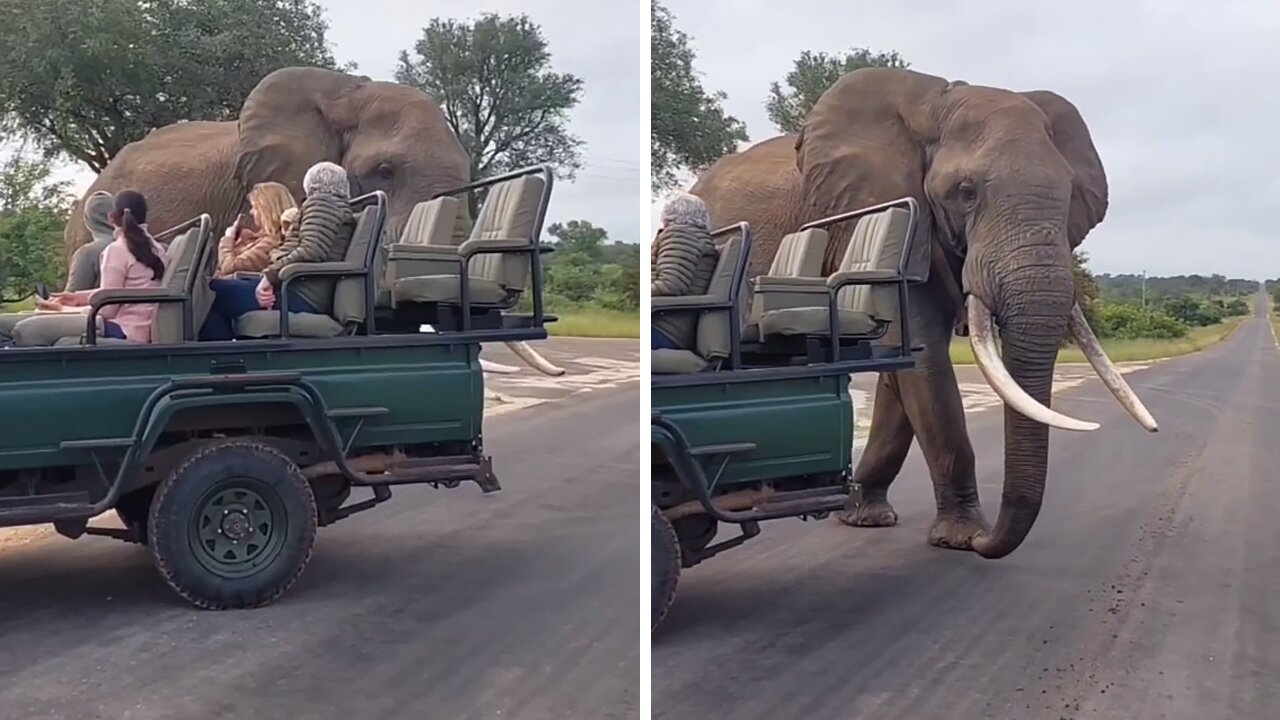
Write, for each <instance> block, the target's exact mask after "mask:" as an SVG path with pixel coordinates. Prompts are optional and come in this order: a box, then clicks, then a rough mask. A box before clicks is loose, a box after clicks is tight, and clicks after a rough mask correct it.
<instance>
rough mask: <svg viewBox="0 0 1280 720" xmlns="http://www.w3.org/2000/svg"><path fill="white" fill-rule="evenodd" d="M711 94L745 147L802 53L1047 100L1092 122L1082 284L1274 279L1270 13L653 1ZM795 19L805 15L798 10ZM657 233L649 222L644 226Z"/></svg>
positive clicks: (994, 0)
mask: <svg viewBox="0 0 1280 720" xmlns="http://www.w3.org/2000/svg"><path fill="white" fill-rule="evenodd" d="M665 4H666V6H667V7H668V9H670V10H671V11H672V13H673V14H674V15H675V16H676V24H677V26H678V27H679V28H681V29H683V30H684V31H686V32H688V33H689V34H690V35H692V36H693V39H694V42H695V44H696V51H697V54H698V58H697V68H698V69H699V70H700V71H701V72H702V73H703V78H702V79H703V82H704V84H705V86H706V87H707V88H708V89H714V90H723V91H725V92H726V93H728V95H729V99H728V101H727V103H726V104H727V108H728V110H729V112H730V113H731V114H733V115H735V116H737V117H738V118H740V119H742V120H744V121H746V123H747V128H748V131H749V132H750V134H751V139H752V140H753V141H758V140H763V139H766V138H769V137H772V136H774V135H776V134H777V130H776V128H774V127H773V125H772V124H771V123H770V122H769V120H768V117H767V116H766V113H765V107H764V102H765V96H766V94H767V92H768V88H769V83H770V82H771V81H773V80H781V79H782V78H783V76H784V75H785V74H786V72H787V71H788V70H789V69H790V68H791V62H792V60H793V59H794V58H795V57H797V56H798V55H799V54H800V52H801V51H802V50H806V49H809V50H815V51H820V50H825V51H829V52H836V51H841V50H846V49H848V48H850V47H855V46H866V47H870V48H872V49H873V50H882V51H887V50H897V51H898V52H899V53H901V54H902V56H903V58H904V59H905V60H907V61H908V62H910V63H911V65H912V68H913V69H916V70H920V71H922V72H926V73H930V74H933V75H939V76H942V77H945V78H948V79H959V80H965V81H968V82H970V83H973V84H981V85H992V86H995V87H1005V88H1009V89H1011V90H1033V89H1047V90H1053V91H1056V92H1058V93H1059V94H1061V95H1063V96H1064V97H1066V98H1067V99H1068V100H1070V101H1072V102H1073V103H1075V105H1076V106H1077V107H1078V108H1079V109H1080V112H1081V114H1082V115H1083V116H1084V119H1085V122H1086V123H1088V125H1089V127H1090V129H1091V131H1092V135H1093V141H1094V144H1095V145H1096V147H1097V148H1098V152H1099V154H1100V155H1101V157H1102V162H1103V166H1104V167H1105V168H1106V171H1107V177H1108V180H1109V184H1110V190H1111V205H1110V209H1109V210H1108V213H1107V217H1106V219H1105V220H1104V221H1103V222H1102V224H1101V225H1099V226H1098V227H1097V228H1096V229H1094V231H1093V232H1092V233H1090V235H1089V237H1088V238H1087V239H1086V240H1085V242H1084V245H1083V246H1082V248H1083V249H1084V250H1085V251H1087V252H1088V253H1089V257H1090V262H1089V265H1090V267H1091V268H1092V269H1093V270H1094V272H1110V273H1121V272H1135V273H1136V272H1141V271H1142V270H1143V269H1145V270H1146V271H1147V272H1148V273H1150V274H1153V275H1174V274H1184V273H1185V274H1190V273H1202V274H1208V273H1213V272H1218V273H1223V274H1226V275H1229V276H1236V277H1251V278H1259V279H1260V278H1262V277H1268V278H1270V277H1280V251H1278V249H1280V242H1278V240H1280V238H1278V237H1277V235H1278V234H1280V222H1278V220H1277V218H1278V216H1280V137H1277V135H1278V133H1280V88H1277V85H1276V79H1277V77H1280V74H1278V73H1280V43H1277V38H1280V4H1277V3H1275V2H1274V1H1272V0H1216V1H1215V2H1211V3H1206V2H1203V1H1196V2H1192V1H1188V0H1144V1H1140V2H1129V1H1126V2H1117V1H1116V0H1077V1H1076V2H1072V3H1040V2H1035V3H1032V2H1026V1H1025V0H977V1H975V2H969V3H902V2H894V1H892V0H858V2H856V3H851V2H848V1H847V0H839V1H838V0H803V1H802V2H789V3H780V2H777V1H776V0H666V2H665ZM799 8H803V12H800V11H799ZM654 215H655V217H656V213H655V214H654Z"/></svg>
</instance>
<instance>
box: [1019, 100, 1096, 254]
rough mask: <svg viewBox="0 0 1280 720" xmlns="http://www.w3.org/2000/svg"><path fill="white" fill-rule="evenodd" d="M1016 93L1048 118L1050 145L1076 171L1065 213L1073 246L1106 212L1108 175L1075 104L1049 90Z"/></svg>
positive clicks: (1077, 243)
mask: <svg viewBox="0 0 1280 720" xmlns="http://www.w3.org/2000/svg"><path fill="white" fill-rule="evenodd" d="M1019 94H1020V95H1022V96H1023V97H1025V98H1026V99H1028V100H1030V101H1031V102H1033V103H1035V104H1036V105H1037V106H1039V108H1040V109H1041V110H1042V111H1044V114H1045V115H1047V116H1048V117H1049V123H1050V125H1051V126H1052V128H1053V144H1054V145H1055V146H1057V148H1058V152H1060V153H1062V157H1063V158H1065V159H1066V161H1067V163H1068V164H1070V165H1071V169H1072V170H1074V171H1075V179H1074V180H1072V182H1071V211H1070V213H1069V214H1068V216H1067V238H1068V239H1069V240H1070V241H1071V247H1073V248H1074V247H1076V246H1078V245H1079V244H1080V243H1081V242H1082V241H1083V240H1084V238H1085V236H1086V235H1088V234H1089V231H1090V230H1092V229H1093V228H1094V226H1096V225H1097V224H1098V223H1100V222H1102V219H1103V218H1104V217H1106V215H1107V174H1106V172H1104V171H1103V169H1102V160H1101V159H1100V158H1099V157H1098V151H1097V150H1096V149H1095V148H1094V147H1093V138H1092V137H1091V136H1090V135H1089V128H1088V126H1086V125H1085V124H1084V118H1082V117H1081V116H1080V111H1079V110H1077V109H1076V106H1075V105H1072V104H1071V103H1070V102H1068V101H1067V99H1066V98H1064V97H1062V96H1061V95H1058V94H1057V93H1053V92H1049V91H1048V90H1033V91H1031V92H1024V93H1019Z"/></svg>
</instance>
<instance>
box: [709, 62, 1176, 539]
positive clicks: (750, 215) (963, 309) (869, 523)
mask: <svg viewBox="0 0 1280 720" xmlns="http://www.w3.org/2000/svg"><path fill="white" fill-rule="evenodd" d="M690 192H692V193H693V194H695V195H698V196H700V197H702V198H703V200H704V201H706V203H707V205H708V208H709V210H710V212H711V216H712V221H713V223H714V224H716V225H717V226H723V225H728V224H730V223H735V222H738V221H743V220H745V221H747V222H748V223H750V225H751V227H752V229H753V230H754V231H755V237H756V242H755V246H754V253H755V254H754V256H753V258H752V260H751V266H750V271H749V276H750V277H755V276H757V275H760V274H761V273H764V272H766V271H767V269H768V267H769V264H770V262H771V260H772V257H773V254H774V253H775V252H776V250H777V247H778V244H779V243H780V241H781V238H782V236H783V235H784V234H785V233H787V232H794V231H796V230H798V229H799V227H800V226H801V225H802V224H804V223H806V222H810V221H813V220H817V219H819V218H823V217H829V216H832V215H835V214H837V213H840V212H843V211H847V210H853V209H856V208H861V207H868V206H871V205H875V204H878V203H882V202H888V201H891V200H895V199H898V198H902V197H912V198H915V200H916V202H917V203H918V206H919V208H920V217H919V221H918V225H919V227H920V228H921V232H920V234H918V235H917V238H918V239H917V240H916V241H917V242H920V241H925V242H929V244H930V247H929V254H928V258H929V262H928V264H927V269H925V272H924V273H923V274H924V275H925V277H924V279H923V281H922V282H920V283H917V284H914V285H912V286H911V287H910V289H909V301H908V305H909V308H908V310H907V312H908V318H909V320H910V330H911V341H912V344H913V345H915V346H916V348H917V350H916V352H914V353H913V355H914V358H915V367H914V369H911V370H906V371H900V372H894V373H882V374H881V375H880V378H879V380H878V383H877V390H876V394H875V401H874V406H873V409H872V420H871V428H870V431H869V437H868V440H867V444H866V447H865V449H864V451H863V453H862V456H861V458H860V459H859V461H858V464H857V467H856V469H855V471H854V478H853V481H854V483H856V484H857V485H858V486H860V488H861V493H859V495H860V497H857V498H856V499H854V498H851V500H850V502H849V504H848V506H847V507H846V509H845V510H844V512H843V513H841V514H840V515H839V519H840V521H841V522H843V523H845V524H847V525H852V526H858V527H880V526H890V525H895V524H896V523H897V520H898V516H897V513H896V511H895V510H894V509H893V506H892V505H891V504H890V503H889V500H888V491H889V487H890V485H891V484H892V482H893V480H894V479H895V477H896V476H897V475H898V473H899V472H900V470H901V468H902V465H903V462H904V461H905V459H906V456H907V453H908V451H909V450H910V448H911V444H912V441H913V440H918V441H919V443H920V448H921V451H922V453H923V456H924V459H925V461H926V464H927V466H928V470H929V475H930V477H931V480H932V482H933V488H934V496H935V500H936V503H937V514H936V517H935V519H934V521H933V523H932V525H931V527H930V529H929V533H928V540H929V542H930V544H932V545H935V546H938V547H946V548H953V549H961V550H972V551H975V552H977V553H978V554H979V555H981V556H983V557H986V558H1000V557H1004V556H1006V555H1008V554H1009V553H1011V552H1013V551H1014V550H1015V549H1017V547H1018V546H1019V545H1020V544H1021V543H1022V542H1023V541H1024V540H1025V539H1026V537H1027V535H1028V533H1029V532H1030V530H1031V528H1032V526H1033V525H1034V523H1035V520H1036V518H1037V516H1038V514H1039V512H1040V508H1041V504H1042V500H1043V496H1044V488H1045V481H1046V475H1047V472H1048V446H1049V432H1048V431H1049V427H1050V426H1053V427H1058V428H1063V429H1070V430H1078V431H1086V430H1092V429H1094V428H1096V427H1097V425H1096V424H1093V423H1086V422H1083V421H1080V420H1076V419H1074V418H1070V417H1067V416H1065V415H1062V414H1061V413H1058V412H1056V411H1054V410H1051V409H1050V407H1049V404H1050V395H1051V391H1052V387H1053V371H1054V364H1055V362H1056V359H1057V353H1058V348H1059V347H1060V345H1061V341H1062V339H1063V338H1064V336H1065V335H1066V333H1067V332H1068V331H1070V332H1071V333H1072V334H1073V335H1074V337H1075V339H1076V341H1077V343H1078V344H1079V345H1080V347H1081V349H1082V350H1083V352H1084V353H1085V355H1086V356H1087V357H1088V359H1089V361H1090V363H1091V364H1092V365H1093V367H1094V369H1095V371H1096V372H1097V373H1098V375H1099V376H1100V378H1101V379H1102V381H1103V382H1104V384H1105V385H1106V386H1107V388H1108V389H1109V390H1110V391H1111V392H1112V394H1113V395H1115V397H1116V398H1117V399H1118V400H1119V402H1120V403H1121V404H1122V405H1123V406H1124V407H1125V409H1126V410H1127V411H1128V412H1129V414H1130V415H1132V416H1133V417H1134V418H1135V419H1136V420H1137V421H1138V422H1139V424H1140V425H1142V426H1143V427H1144V428H1146V429H1147V430H1148V431H1151V432H1154V431H1156V430H1157V429H1158V428H1157V425H1156V422H1155V420H1154V418H1152V417H1151V415H1150V413H1149V412H1148V411H1147V410H1146V408H1145V407H1144V406H1143V404H1142V402H1141V400H1139V399H1138V397H1137V396H1136V394H1135V393H1134V392H1133V390H1132V389H1131V388H1130V387H1129V386H1128V385H1127V383H1126V382H1125V381H1124V379H1123V378H1122V376H1121V375H1120V373H1119V371H1118V370H1117V369H1116V368H1115V366H1114V364H1113V363H1112V362H1111V360H1110V359H1109V358H1108V357H1107V356H1106V353H1105V352H1104V351H1103V349H1102V347H1101V345H1100V344H1099V343H1098V341H1097V338H1096V337H1095V336H1094V334H1093V331H1092V330H1091V329H1090V328H1089V325H1088V322H1087V321H1086V319H1085V316H1084V314H1083V313H1082V311H1081V309H1080V306H1079V304H1078V303H1077V301H1076V297H1075V290H1074V284H1073V282H1072V259H1071V253H1072V250H1073V249H1074V248H1076V247H1077V246H1078V245H1079V244H1080V243H1081V241H1083V240H1084V238H1085V236H1086V235H1087V234H1088V233H1089V231H1090V230H1092V229H1093V228H1094V227H1095V226H1096V225H1097V224H1098V223H1100V222H1102V220H1103V218H1104V216H1105V215H1106V211H1107V205H1108V189H1107V178H1106V174H1105V172H1104V171H1103V167H1102V162H1101V160H1100V158H1099V157H1098V153H1097V150H1096V149H1095V147H1094V145H1093V140H1092V139H1091V137H1090V133H1089V129H1088V127H1087V126H1086V125H1085V122H1084V120H1083V118H1082V117H1081V115H1080V113H1079V111H1078V110H1077V109H1076V107H1075V106H1074V105H1072V104H1071V103H1070V102H1068V101H1067V100H1066V99H1065V98H1063V97H1061V96H1060V95H1058V94H1056V93H1053V92H1048V91H1034V92H1012V91H1009V90H1005V89H1000V88H994V87H983V86H978V85H970V84H968V83H966V82H963V81H948V80H946V79H943V78H940V77H935V76H932V75H927V74H923V73H920V72H916V71H911V70H902V69H887V68H866V69H859V70H855V71H853V72H850V73H848V74H846V75H844V76H843V77H842V78H841V79H840V80H838V81H837V82H836V83H835V84H834V85H833V86H832V87H830V88H829V89H828V90H827V91H826V92H825V93H824V94H823V95H822V96H821V97H820V98H819V100H818V101H817V103H815V105H814V107H813V109H812V110H811V111H810V112H809V114H808V115H807V117H806V118H805V120H804V123H803V126H802V127H801V129H800V131H799V132H798V133H796V134H792V135H783V136H779V137H775V138H771V139H769V140H765V141H763V142H761V143H758V144H756V145H754V146H752V147H750V148H748V149H746V150H744V151H742V152H739V153H734V154H731V155H727V156H725V157H723V158H721V159H719V160H717V161H716V162H715V163H713V164H712V165H711V166H710V167H708V168H707V169H706V170H705V171H704V172H703V173H702V174H701V175H700V176H699V177H698V179H697V180H696V182H695V183H694V185H693V186H692V188H691V189H690ZM851 226H852V223H848V222H846V223H842V224H841V225H836V226H832V227H831V228H828V229H829V231H830V235H831V242H830V244H829V247H828V249H827V252H826V256H825V258H824V272H825V273H831V272H833V271H834V270H835V268H836V266H837V265H838V263H839V260H840V258H841V257H842V255H843V253H844V248H845V246H846V245H847V243H848V240H849V237H850V235H851V233H852V229H853V228H852V227H851ZM966 325H967V334H968V335H969V339H970V342H971V344H972V345H973V347H974V353H975V359H976V361H977V364H978V367H979V369H980V370H981V372H982V374H983V376H984V377H985V378H986V380H987V382H988V383H989V384H990V385H991V386H992V388H993V390H995V391H996V393H997V394H998V395H999V397H1000V398H1001V400H1002V401H1003V402H1004V413H1005V414H1004V424H1005V459H1004V486H1003V494H1002V499H1001V504H1000V510H999V515H998V517H997V519H996V523H995V525H994V526H991V525H989V524H988V522H987V521H986V519H985V518H984V517H983V513H982V509H981V506H980V504H979V501H978V491H977V482H976V478H975V469H974V452H973V447H972V445H971V443H970V440H969V437H968V431H967V429H966V426H965V414H964V407H963V404H962V402H961V397H960V391H959V388H958V386H957V381H956V375H955V370H954V368H953V366H952V363H951V358H950V354H949V350H948V347H949V344H950V340H951V336H952V334H953V332H957V333H960V334H965V331H963V330H961V328H962V327H964V326H966ZM997 326H998V328H999V340H998V341H997V338H996V330H995V328H996V327H997ZM897 331H898V328H897V327H893V328H892V329H891V330H890V333H889V334H888V335H887V336H886V338H884V339H883V340H882V341H881V342H887V343H892V344H897V343H898V342H900V336H899V335H898V333H897ZM997 342H1000V343H1002V345H1003V358H1002V357H1001V353H1000V351H998V350H997ZM921 346H922V347H921Z"/></svg>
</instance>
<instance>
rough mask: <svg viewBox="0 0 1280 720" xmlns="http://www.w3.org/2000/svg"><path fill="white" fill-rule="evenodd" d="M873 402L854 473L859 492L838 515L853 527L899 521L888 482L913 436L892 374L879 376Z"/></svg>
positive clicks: (897, 469) (909, 445)
mask: <svg viewBox="0 0 1280 720" xmlns="http://www.w3.org/2000/svg"><path fill="white" fill-rule="evenodd" d="M874 403H875V404H874V406H873V409H872V411H871V430H870V432H869V433H868V435H867V445H866V447H864V448H863V450H862V457H861V458H859V459H858V467H857V469H856V470H854V473H853V481H854V482H855V483H857V484H858V485H859V486H860V487H861V489H862V492H861V493H860V497H857V498H856V499H853V498H851V499H850V505H849V506H848V507H847V508H846V509H845V511H844V512H843V513H841V514H840V515H838V516H837V517H838V518H839V520H840V522H842V523H844V524H845V525H852V526H854V527H889V526H892V525H897V524H898V513H896V512H895V511H894V509H893V506H892V505H890V504H889V485H891V484H892V483H893V479H894V478H895V477H897V476H898V471H900V470H901V469H902V463H903V462H904V461H905V460H906V459H907V453H908V452H910V451H911V442H912V440H914V439H915V431H914V430H912V428H911V421H910V420H908V419H907V413H906V411H905V410H904V409H903V407H902V398H901V397H900V396H899V395H898V386H897V381H896V378H895V376H894V375H893V374H890V373H883V374H881V375H880V379H879V381H878V382H877V383H876V396H875V401H874Z"/></svg>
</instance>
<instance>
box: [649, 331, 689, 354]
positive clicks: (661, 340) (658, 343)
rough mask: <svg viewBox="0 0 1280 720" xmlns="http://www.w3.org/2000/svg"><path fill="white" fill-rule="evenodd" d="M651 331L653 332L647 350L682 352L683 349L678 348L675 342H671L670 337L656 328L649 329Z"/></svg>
mask: <svg viewBox="0 0 1280 720" xmlns="http://www.w3.org/2000/svg"><path fill="white" fill-rule="evenodd" d="M651 330H652V331H653V332H652V336H653V337H652V338H650V340H649V348H650V349H651V350H683V349H684V348H682V347H680V345H679V344H678V343H676V341H675V340H672V339H671V338H670V336H668V335H667V334H666V333H664V332H662V331H661V330H659V329H658V328H651Z"/></svg>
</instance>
